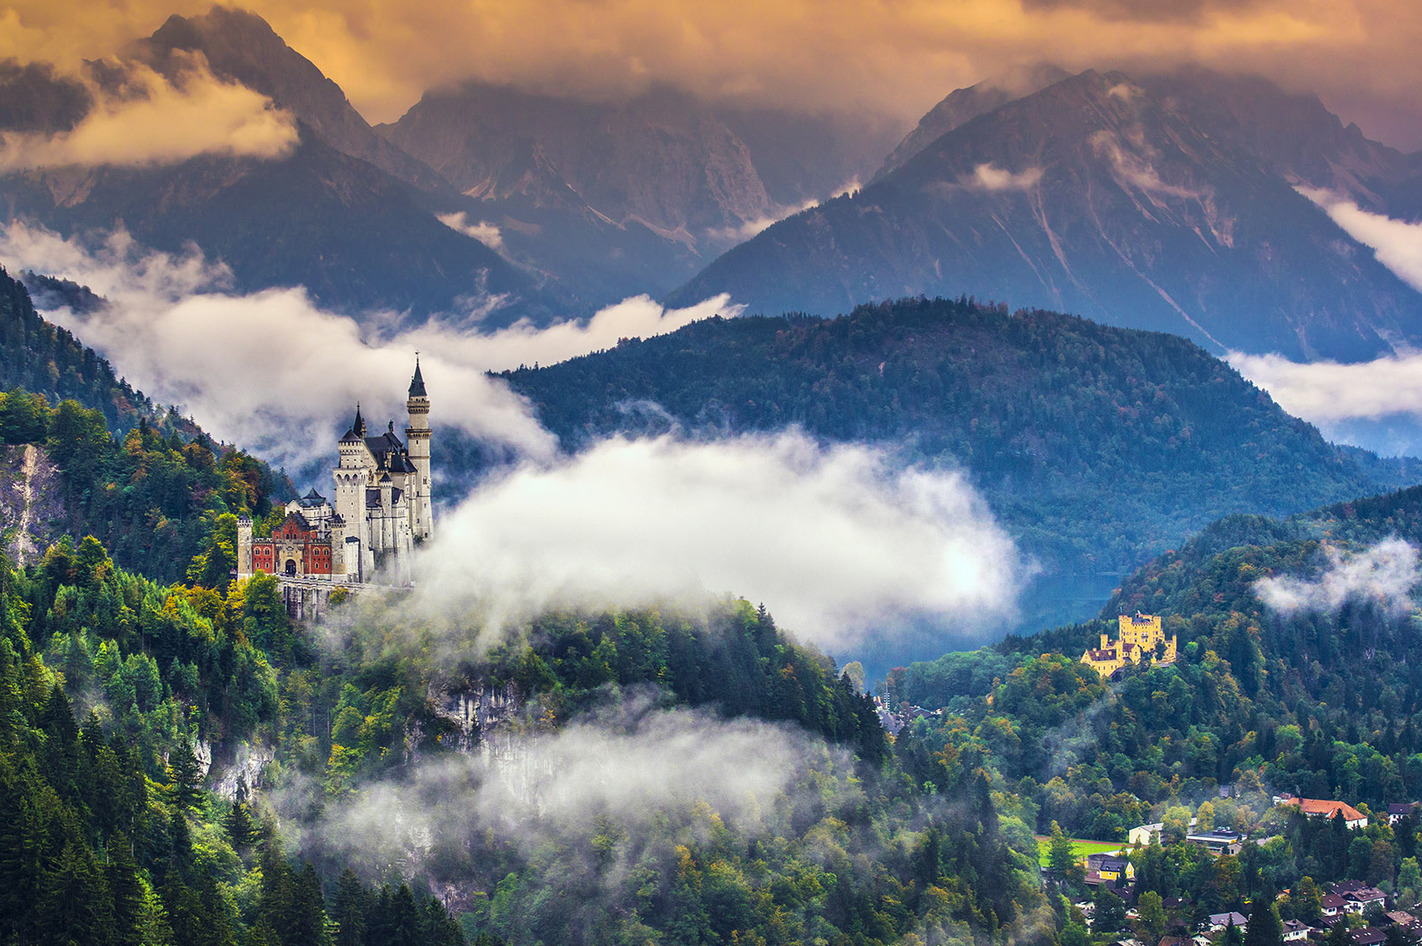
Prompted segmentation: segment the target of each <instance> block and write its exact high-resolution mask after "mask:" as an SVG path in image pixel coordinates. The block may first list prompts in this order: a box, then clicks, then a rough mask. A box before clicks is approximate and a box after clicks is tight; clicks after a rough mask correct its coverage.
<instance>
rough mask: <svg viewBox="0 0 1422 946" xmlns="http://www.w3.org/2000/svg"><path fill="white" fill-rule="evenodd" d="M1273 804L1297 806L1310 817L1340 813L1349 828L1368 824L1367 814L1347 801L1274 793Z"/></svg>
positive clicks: (1325, 816)
mask: <svg viewBox="0 0 1422 946" xmlns="http://www.w3.org/2000/svg"><path fill="white" fill-rule="evenodd" d="M1274 804H1276V805H1280V806H1284V807H1297V808H1298V809H1299V811H1301V812H1303V813H1304V814H1305V815H1308V816H1309V817H1310V818H1325V819H1326V818H1332V817H1333V816H1334V815H1338V814H1341V815H1342V816H1343V824H1344V826H1345V827H1347V828H1349V829H1357V828H1365V827H1367V825H1368V816H1367V815H1365V814H1363V813H1362V812H1361V811H1359V810H1358V809H1356V808H1354V807H1353V806H1352V805H1350V804H1348V803H1347V802H1341V801H1331V800H1328V799H1323V798H1299V797H1298V796H1297V795H1275V796H1274Z"/></svg>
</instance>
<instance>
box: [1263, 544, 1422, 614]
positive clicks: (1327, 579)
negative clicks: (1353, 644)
mask: <svg viewBox="0 0 1422 946" xmlns="http://www.w3.org/2000/svg"><path fill="white" fill-rule="evenodd" d="M1327 553H1328V558H1329V564H1328V567H1327V568H1326V569H1325V570H1324V572H1323V573H1322V574H1321V575H1319V576H1318V577H1317V578H1314V579H1305V578H1294V577H1290V576H1281V577H1277V578H1264V579H1261V580H1259V581H1257V582H1255V584H1254V593H1255V594H1256V595H1258V596H1259V600H1260V601H1263V602H1264V603H1265V604H1266V605H1268V606H1269V607H1270V608H1272V609H1273V610H1275V611H1277V612H1279V613H1280V614H1283V615H1285V616H1288V615H1294V614H1299V613H1302V612H1315V613H1320V614H1329V613H1337V612H1338V611H1339V610H1341V609H1342V608H1343V606H1344V605H1345V604H1348V603H1349V602H1355V601H1362V602H1370V603H1373V604H1375V605H1377V606H1379V607H1381V608H1383V609H1384V610H1386V611H1389V612H1391V613H1393V614H1405V613H1406V612H1407V611H1409V610H1411V608H1412V607H1413V602H1412V589H1413V588H1415V587H1417V584H1418V583H1419V582H1422V574H1419V573H1418V570H1417V564H1418V553H1417V547H1416V546H1415V545H1413V544H1411V543H1410V542H1405V541H1403V540H1402V539H1399V538H1391V539H1384V540H1383V541H1381V542H1379V543H1377V544H1376V545H1373V546H1371V547H1370V548H1368V549H1365V550H1364V551H1362V552H1358V553H1356V554H1349V555H1344V554H1343V553H1341V552H1339V551H1338V550H1337V549H1333V548H1328V549H1327Z"/></svg>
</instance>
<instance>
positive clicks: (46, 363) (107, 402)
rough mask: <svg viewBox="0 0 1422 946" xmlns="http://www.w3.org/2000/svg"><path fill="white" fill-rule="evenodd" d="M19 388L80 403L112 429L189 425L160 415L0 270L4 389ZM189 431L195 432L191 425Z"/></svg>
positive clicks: (0, 356)
mask: <svg viewBox="0 0 1422 946" xmlns="http://www.w3.org/2000/svg"><path fill="white" fill-rule="evenodd" d="M32 278H36V279H40V278H42V277H32ZM74 288H75V290H78V288H79V287H74ZM13 388H22V389H24V390H26V391H31V392H33V393H35V394H41V395H43V396H44V397H45V399H46V400H48V401H49V403H51V404H58V403H59V402H60V401H64V400H74V401H78V402H79V403H80V404H83V405H84V406H85V407H89V408H93V409H95V410H97V411H99V412H101V413H102V414H103V417H104V423H105V425H106V426H107V427H108V428H109V429H110V430H128V429H129V428H131V427H135V426H137V425H138V422H139V419H140V418H147V419H148V421H149V422H150V423H152V424H163V425H165V426H168V425H180V424H183V422H182V421H181V419H180V418H177V417H176V416H173V417H172V418H167V417H166V416H165V412H160V411H158V410H157V409H156V408H155V407H154V405H153V404H152V403H151V402H150V401H149V400H148V398H146V397H144V396H143V394H142V393H140V392H138V391H135V390H134V389H133V388H132V387H130V386H129V384H128V383H127V382H126V381H123V380H121V379H119V378H118V377H117V376H116V375H115V374H114V370H113V368H112V367H111V366H110V365H109V363H108V362H107V361H105V360H104V359H103V358H102V357H101V356H99V355H98V354H96V353H95V352H94V350H93V349H91V348H86V347H85V346H84V345H83V344H82V343H80V341H79V340H78V339H77V338H75V337H74V336H73V335H72V334H71V333H70V332H69V331H67V330H66V329H62V328H59V327H58V326H55V325H51V324H50V323H48V322H46V321H45V320H44V319H42V318H40V315H39V313H38V312H36V311H35V307H34V304H33V303H32V301H31V299H30V294H29V292H28V291H26V289H25V287H24V285H23V284H21V283H20V281H19V280H17V279H14V278H13V277H11V276H10V275H9V274H8V273H7V272H5V270H4V268H3V267H0V389H4V390H10V389H13ZM184 427H185V430H186V432H188V433H189V434H191V433H192V430H191V429H189V428H191V425H190V424H186V425H184Z"/></svg>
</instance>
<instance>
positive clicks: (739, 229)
mask: <svg viewBox="0 0 1422 946" xmlns="http://www.w3.org/2000/svg"><path fill="white" fill-rule="evenodd" d="M862 187H863V185H862V184H860V182H859V178H858V177H857V176H856V177H853V178H850V179H849V180H848V181H845V182H844V183H843V184H841V185H840V186H839V187H837V188H835V190H834V192H833V193H831V194H830V195H829V199H830V200H833V199H834V198H836V197H843V196H844V195H846V194H854V193H857V192H858V191H859V190H860V189H861V188H862ZM819 205H820V201H819V199H818V198H811V199H809V200H806V201H803V202H801V203H799V204H781V205H779V206H775V207H772V208H771V209H770V212H769V213H767V214H765V215H764V216H761V217H755V218H752V219H750V220H746V221H743V222H742V223H741V224H740V226H735V227H719V228H713V229H711V230H708V231H707V233H706V235H707V236H708V237H710V238H711V239H712V240H715V241H718V242H723V243H744V242H745V241H747V240H749V239H751V238H752V237H755V236H759V235H760V234H761V233H762V232H763V231H765V230H768V229H770V228H771V227H772V226H774V225H775V224H777V223H779V222H780V221H782V220H786V219H788V218H790V217H793V216H795V215H796V214H799V213H804V212H805V211H807V210H810V209H812V208H814V207H818V206H819Z"/></svg>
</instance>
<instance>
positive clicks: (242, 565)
mask: <svg viewBox="0 0 1422 946" xmlns="http://www.w3.org/2000/svg"><path fill="white" fill-rule="evenodd" d="M253 573H254V569H253V568H252V520H251V519H249V518H247V517H246V516H243V517H241V518H240V519H238V520H237V580H238V581H241V580H242V579H244V578H251V577H252V575H253Z"/></svg>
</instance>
